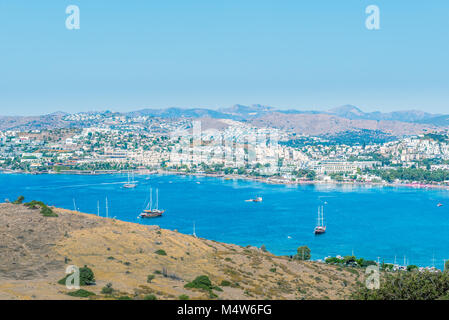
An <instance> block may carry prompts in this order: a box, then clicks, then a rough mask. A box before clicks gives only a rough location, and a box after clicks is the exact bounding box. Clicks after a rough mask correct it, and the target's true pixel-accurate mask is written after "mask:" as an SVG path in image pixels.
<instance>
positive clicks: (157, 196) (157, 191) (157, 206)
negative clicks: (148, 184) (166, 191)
mask: <svg viewBox="0 0 449 320" xmlns="http://www.w3.org/2000/svg"><path fill="white" fill-rule="evenodd" d="M158 209H159V189H156V210H158Z"/></svg>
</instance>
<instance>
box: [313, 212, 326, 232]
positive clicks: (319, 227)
mask: <svg viewBox="0 0 449 320" xmlns="http://www.w3.org/2000/svg"><path fill="white" fill-rule="evenodd" d="M325 232H326V226H325V225H324V208H323V206H320V207H318V218H317V225H316V227H315V230H314V233H315V234H316V235H318V234H323V233H325Z"/></svg>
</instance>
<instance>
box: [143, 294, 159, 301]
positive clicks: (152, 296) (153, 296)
mask: <svg viewBox="0 0 449 320" xmlns="http://www.w3.org/2000/svg"><path fill="white" fill-rule="evenodd" d="M143 300H157V298H156V296H155V295H154V294H148V295H146V296H145V297H143Z"/></svg>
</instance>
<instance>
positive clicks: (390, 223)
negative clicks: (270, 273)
mask: <svg viewBox="0 0 449 320" xmlns="http://www.w3.org/2000/svg"><path fill="white" fill-rule="evenodd" d="M126 179H127V177H126V176H125V175H97V176H81V175H20V174H0V183H1V185H2V188H1V190H0V199H1V200H3V199H6V198H7V199H10V200H13V199H15V198H16V197H17V196H18V195H21V194H22V195H24V196H25V197H26V199H27V200H32V199H36V200H42V201H44V202H46V203H48V204H51V205H55V206H58V207H63V208H68V209H73V208H74V204H73V199H75V203H76V206H77V208H78V210H79V211H83V212H88V213H92V214H97V201H100V215H102V216H104V215H105V198H106V197H108V204H109V217H116V218H117V219H120V220H125V221H130V222H137V223H144V224H158V225H160V226H161V227H163V228H168V229H177V230H178V231H179V232H182V233H186V234H191V233H192V228H193V223H194V222H195V225H196V234H197V235H198V236H199V237H204V238H208V239H213V240H217V241H222V242H228V243H235V244H239V245H244V246H246V245H253V246H258V247H259V246H261V245H262V244H265V246H266V247H267V249H268V250H269V251H271V252H273V253H275V254H281V255H290V254H295V252H296V248H297V247H298V246H300V245H307V246H309V247H310V248H311V250H312V257H313V259H322V258H324V257H325V256H328V255H337V254H340V255H350V254H352V252H354V254H355V255H356V256H360V257H364V258H367V259H373V260H377V258H378V257H380V259H381V260H383V259H384V260H385V261H386V262H393V261H394V259H395V256H396V257H397V262H398V263H401V264H402V263H403V261H404V256H406V259H407V262H408V263H409V264H416V265H420V266H430V265H432V264H433V261H432V260H433V258H435V266H437V267H439V268H441V267H442V265H443V259H448V258H449V191H446V190H426V189H413V188H406V187H373V186H348V185H344V186H343V185H342V186H331V185H326V186H323V185H317V186H313V185H304V186H296V185H295V186H292V185H288V186H284V185H269V184H264V183H259V182H253V181H244V180H225V179H222V178H210V177H194V176H164V175H152V176H136V180H137V181H138V186H137V188H135V189H124V188H122V183H124V182H125V181H126ZM150 186H151V187H152V188H153V190H154V189H155V188H158V189H159V207H160V208H162V209H166V212H165V214H164V217H162V218H156V219H146V220H141V219H137V216H138V214H139V213H140V211H141V210H142V209H143V208H144V206H145V202H146V201H148V198H149V188H150ZM256 196H261V197H263V202H261V203H249V202H245V199H249V198H254V197H256ZM154 199H155V197H153V200H154ZM438 202H441V203H443V204H445V205H444V206H443V207H437V203H438ZM319 205H324V212H325V220H326V225H327V232H326V234H324V235H321V236H315V235H314V234H313V229H314V226H315V223H316V216H317V207H318V206H319Z"/></svg>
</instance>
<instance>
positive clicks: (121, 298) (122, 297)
mask: <svg viewBox="0 0 449 320" xmlns="http://www.w3.org/2000/svg"><path fill="white" fill-rule="evenodd" d="M117 300H132V298H131V297H128V296H120V297H118V298H117Z"/></svg>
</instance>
